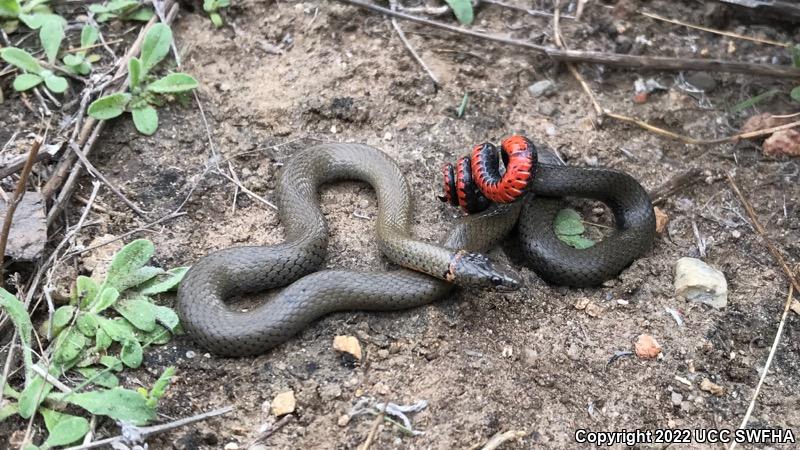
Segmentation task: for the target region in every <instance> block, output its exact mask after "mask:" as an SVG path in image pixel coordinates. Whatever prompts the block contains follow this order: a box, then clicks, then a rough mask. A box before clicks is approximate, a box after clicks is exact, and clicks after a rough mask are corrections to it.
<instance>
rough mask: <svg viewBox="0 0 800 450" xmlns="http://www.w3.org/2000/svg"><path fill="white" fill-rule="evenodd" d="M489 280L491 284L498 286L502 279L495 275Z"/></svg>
mask: <svg viewBox="0 0 800 450" xmlns="http://www.w3.org/2000/svg"><path fill="white" fill-rule="evenodd" d="M491 281H492V285H493V286H500V285H501V284H503V280H502V279H501V278H500V277H498V276H497V275H495V276H493V277H492V279H491Z"/></svg>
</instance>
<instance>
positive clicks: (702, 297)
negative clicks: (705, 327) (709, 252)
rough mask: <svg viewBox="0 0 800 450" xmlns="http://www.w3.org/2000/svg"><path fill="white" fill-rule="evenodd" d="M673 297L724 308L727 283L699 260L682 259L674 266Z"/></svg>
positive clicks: (719, 273) (716, 271)
mask: <svg viewBox="0 0 800 450" xmlns="http://www.w3.org/2000/svg"><path fill="white" fill-rule="evenodd" d="M675 295H677V296H678V297H683V298H685V299H686V300H689V301H693V302H699V303H705V304H706V305H709V306H712V307H714V308H724V307H725V306H726V305H727V304H728V282H727V281H726V280H725V275H723V273H722V272H720V271H719V270H717V269H714V268H713V267H711V266H709V265H708V264H706V263H704V262H703V261H700V260H699V259H696V258H688V257H684V258H681V259H679V260H678V262H677V264H675Z"/></svg>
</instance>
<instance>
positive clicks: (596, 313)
mask: <svg viewBox="0 0 800 450" xmlns="http://www.w3.org/2000/svg"><path fill="white" fill-rule="evenodd" d="M586 314H588V315H589V317H600V315H602V314H603V307H602V306H600V305H598V304H597V303H594V302H590V303H589V304H588V305H586Z"/></svg>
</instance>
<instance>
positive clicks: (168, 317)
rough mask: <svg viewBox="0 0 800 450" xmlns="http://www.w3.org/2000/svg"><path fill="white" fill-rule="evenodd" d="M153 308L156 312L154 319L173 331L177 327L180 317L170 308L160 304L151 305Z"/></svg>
mask: <svg viewBox="0 0 800 450" xmlns="http://www.w3.org/2000/svg"><path fill="white" fill-rule="evenodd" d="M153 309H154V310H155V313H156V321H157V322H158V323H160V324H161V325H164V326H165V327H167V328H169V330H170V331H172V332H174V331H175V328H177V327H178V324H179V323H180V319H179V318H178V315H177V314H176V313H175V311H173V310H172V308H167V307H166V306H161V305H153Z"/></svg>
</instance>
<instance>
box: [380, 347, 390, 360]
mask: <svg viewBox="0 0 800 450" xmlns="http://www.w3.org/2000/svg"><path fill="white" fill-rule="evenodd" d="M388 357H389V350H386V349H385V348H382V349H380V350H378V358H380V359H386V358H388Z"/></svg>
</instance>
